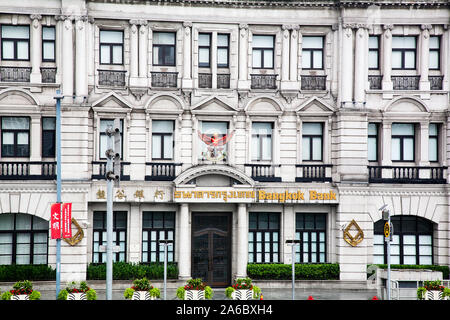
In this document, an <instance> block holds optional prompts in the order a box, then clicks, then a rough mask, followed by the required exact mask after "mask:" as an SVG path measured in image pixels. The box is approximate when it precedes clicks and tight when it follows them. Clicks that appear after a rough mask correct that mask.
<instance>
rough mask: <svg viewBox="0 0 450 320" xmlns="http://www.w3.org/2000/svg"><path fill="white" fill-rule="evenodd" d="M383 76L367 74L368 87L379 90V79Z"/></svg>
mask: <svg viewBox="0 0 450 320" xmlns="http://www.w3.org/2000/svg"><path fill="white" fill-rule="evenodd" d="M382 80H383V76H377V75H375V76H374V75H370V76H369V89H371V90H381V88H382V87H381V81H382Z"/></svg>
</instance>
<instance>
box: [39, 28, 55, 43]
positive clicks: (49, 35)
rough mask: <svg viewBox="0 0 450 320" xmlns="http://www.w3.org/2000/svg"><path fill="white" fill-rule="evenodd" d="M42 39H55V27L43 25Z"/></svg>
mask: <svg viewBox="0 0 450 320" xmlns="http://www.w3.org/2000/svg"><path fill="white" fill-rule="evenodd" d="M42 39H43V40H55V28H54V27H42Z"/></svg>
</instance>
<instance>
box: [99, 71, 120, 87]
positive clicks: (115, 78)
mask: <svg viewBox="0 0 450 320" xmlns="http://www.w3.org/2000/svg"><path fill="white" fill-rule="evenodd" d="M125 73H126V71H125V70H98V84H99V85H100V86H110V87H125Z"/></svg>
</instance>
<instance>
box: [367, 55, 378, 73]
mask: <svg viewBox="0 0 450 320" xmlns="http://www.w3.org/2000/svg"><path fill="white" fill-rule="evenodd" d="M369 68H370V69H378V52H376V51H369Z"/></svg>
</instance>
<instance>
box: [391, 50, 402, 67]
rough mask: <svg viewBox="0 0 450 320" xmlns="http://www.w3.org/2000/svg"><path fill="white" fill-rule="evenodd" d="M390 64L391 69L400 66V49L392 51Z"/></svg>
mask: <svg viewBox="0 0 450 320" xmlns="http://www.w3.org/2000/svg"><path fill="white" fill-rule="evenodd" d="M391 64H392V68H393V69H400V68H401V67H402V53H401V52H400V51H392V55H391Z"/></svg>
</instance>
